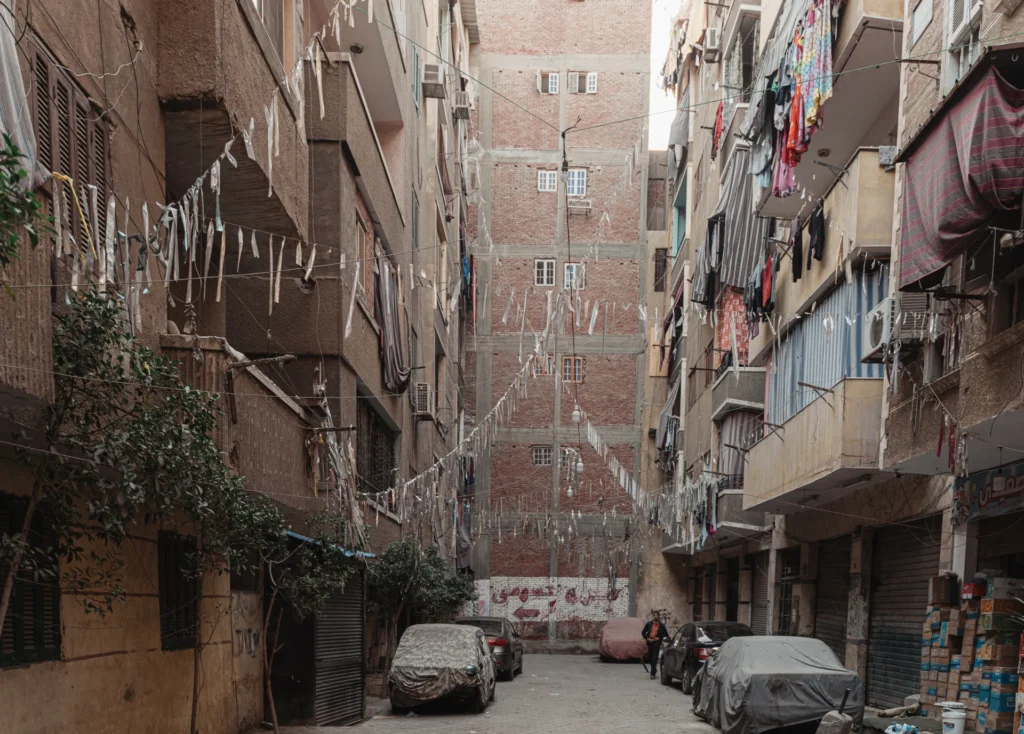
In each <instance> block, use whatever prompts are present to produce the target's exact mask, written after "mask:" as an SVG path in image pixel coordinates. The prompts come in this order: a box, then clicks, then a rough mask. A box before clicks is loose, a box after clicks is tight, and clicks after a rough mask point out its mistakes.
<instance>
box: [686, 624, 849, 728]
mask: <svg viewBox="0 0 1024 734" xmlns="http://www.w3.org/2000/svg"><path fill="white" fill-rule="evenodd" d="M847 690H849V692H850V694H849V697H848V698H847V701H846V706H845V709H844V712H845V713H846V714H848V715H849V716H850V717H851V718H853V722H854V724H855V725H858V726H859V725H860V724H861V722H862V721H863V719H864V686H863V685H862V684H861V680H860V676H858V675H857V674H856V673H855V672H853V671H852V670H848V669H846V668H844V667H843V665H842V663H840V662H839V659H838V658H837V657H836V655H835V653H834V652H832V650H831V649H830V648H829V646H828V645H826V644H825V643H824V642H822V641H821V640H815V639H812V638H809V637H760V636H758V637H733V638H731V639H729V640H726V641H725V642H724V643H722V646H721V647H719V648H718V650H717V652H716V653H715V654H714V655H713V656H712V657H711V658H710V659H709V660H708V661H707V662H706V663H705V664H704V666H703V667H702V668H701V671H700V673H699V674H698V676H697V681H696V684H695V685H694V692H693V710H694V713H696V714H697V715H698V716H700V717H701V718H703V719H704V720H705V721H707V722H708V723H710V724H711V725H712V726H714V727H715V728H717V729H720V730H721V731H722V734H763V732H767V731H770V730H773V729H780V728H785V727H798V726H800V725H804V724H813V723H815V722H818V721H820V720H821V719H822V717H824V716H825V714H827V713H828V712H829V711H832V710H834V709H837V708H838V707H839V706H840V704H841V703H842V701H843V696H844V694H845V692H846V691H847Z"/></svg>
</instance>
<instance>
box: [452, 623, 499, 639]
mask: <svg viewBox="0 0 1024 734" xmlns="http://www.w3.org/2000/svg"><path fill="white" fill-rule="evenodd" d="M456 624H464V625H467V626H469V627H479V628H480V629H482V630H483V631H484V634H485V635H488V636H489V637H494V636H496V635H500V634H501V620H498V619H460V620H459V621H458V622H457V623H456Z"/></svg>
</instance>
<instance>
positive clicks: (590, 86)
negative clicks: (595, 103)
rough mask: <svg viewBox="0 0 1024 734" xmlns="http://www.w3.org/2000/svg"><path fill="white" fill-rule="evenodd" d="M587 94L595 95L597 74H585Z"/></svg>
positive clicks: (592, 72)
mask: <svg viewBox="0 0 1024 734" xmlns="http://www.w3.org/2000/svg"><path fill="white" fill-rule="evenodd" d="M587 94H597V72H596V71H588V72H587Z"/></svg>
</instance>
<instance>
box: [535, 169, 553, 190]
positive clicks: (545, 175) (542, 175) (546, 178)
mask: <svg viewBox="0 0 1024 734" xmlns="http://www.w3.org/2000/svg"><path fill="white" fill-rule="evenodd" d="M557 190H558V171H537V191H557Z"/></svg>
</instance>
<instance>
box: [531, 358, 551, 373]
mask: <svg viewBox="0 0 1024 734" xmlns="http://www.w3.org/2000/svg"><path fill="white" fill-rule="evenodd" d="M554 371H555V358H554V357H552V356H551V355H550V354H544V355H541V356H540V357H539V358H538V359H537V360H536V362H535V363H534V366H533V372H534V374H535V375H538V376H539V375H550V374H553V373H554Z"/></svg>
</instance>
